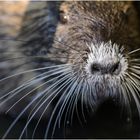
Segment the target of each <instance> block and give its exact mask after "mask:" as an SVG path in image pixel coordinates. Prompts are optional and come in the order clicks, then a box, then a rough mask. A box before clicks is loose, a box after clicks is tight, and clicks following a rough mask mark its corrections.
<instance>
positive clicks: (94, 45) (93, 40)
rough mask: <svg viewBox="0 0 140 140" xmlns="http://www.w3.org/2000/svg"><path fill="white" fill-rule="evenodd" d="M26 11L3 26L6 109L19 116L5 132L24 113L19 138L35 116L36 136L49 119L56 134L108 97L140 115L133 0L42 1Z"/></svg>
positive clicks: (0, 91)
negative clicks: (10, 24)
mask: <svg viewBox="0 0 140 140" xmlns="http://www.w3.org/2000/svg"><path fill="white" fill-rule="evenodd" d="M0 3H2V2H0ZM5 4H6V3H5ZM25 11H26V12H25V13H22V14H20V15H19V19H20V21H21V25H19V27H18V29H17V30H15V31H12V32H11V34H10V33H9V32H8V33H7V32H6V31H5V30H3V31H4V33H3V32H1V33H0V35H1V43H0V51H1V58H0V72H1V75H0V78H1V79H0V107H1V109H0V110H1V112H6V113H9V114H11V115H14V116H16V117H15V120H14V121H13V122H12V124H11V125H10V126H9V128H8V129H7V131H6V133H5V134H4V136H3V138H5V137H7V135H8V134H9V133H10V131H11V130H12V128H13V127H14V125H15V124H16V123H17V122H18V120H19V119H20V118H22V117H23V116H26V117H27V122H26V124H25V126H24V127H23V129H22V131H21V133H20V136H19V138H22V137H23V136H24V134H25V133H26V131H27V128H28V126H29V124H30V123H31V121H32V120H33V119H34V118H37V119H38V121H37V123H36V125H35V128H34V130H33V133H32V137H34V136H35V133H36V131H37V128H38V125H39V123H40V122H41V120H42V119H46V120H47V123H46V129H45V132H44V137H45V138H47V137H49V138H50V137H53V136H55V133H56V131H57V128H59V127H60V128H64V130H65V129H66V130H67V124H72V122H73V117H74V116H75V114H76V116H77V118H78V120H79V122H81V123H83V122H86V120H87V119H86V112H88V113H89V114H90V115H91V114H94V113H96V111H97V110H98V108H99V106H100V105H102V104H103V103H104V102H105V101H107V100H111V101H113V103H114V104H118V105H119V106H122V107H124V108H125V109H126V110H127V113H128V114H129V116H131V115H132V114H133V113H134V112H135V111H136V114H137V116H139V115H140V101H139V100H140V99H139V94H140V91H139V90H140V78H139V75H140V72H139V69H140V64H139V62H140V47H139V46H140V27H139V24H140V18H139V16H138V12H137V10H136V8H135V7H134V4H133V2H130V1H129V2H119V1H117V2H107V1H64V2H62V1H58V2H51V1H48V2H47V1H44V2H40V1H38V2H30V3H29V4H28V7H27V9H26V10H25ZM17 16H18V15H17ZM1 25H3V26H5V22H2V23H1ZM16 28H17V27H16ZM9 31H10V30H9ZM15 34H16V35H15ZM7 85H8V86H7ZM133 108H134V109H133ZM85 110H86V111H85ZM129 119H131V117H130V118H129ZM62 131H63V130H62ZM56 137H57V136H56Z"/></svg>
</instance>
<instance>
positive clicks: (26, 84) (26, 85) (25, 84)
mask: <svg viewBox="0 0 140 140" xmlns="http://www.w3.org/2000/svg"><path fill="white" fill-rule="evenodd" d="M66 70H67V69H65V70H62V71H57V72H55V73H53V74H49V75H47V76H44V77H42V78H39V79H37V80H36V81H34V82H32V79H31V80H29V82H28V83H27V82H26V83H24V84H22V85H21V86H20V87H18V88H16V89H14V90H12V91H11V92H9V93H7V94H6V95H4V97H5V96H7V95H9V94H11V93H13V92H15V91H17V90H18V89H20V88H21V87H22V88H21V90H19V91H17V92H15V93H13V94H12V95H11V96H10V97H7V98H6V99H5V100H4V101H3V102H1V103H0V105H1V104H4V103H5V102H7V101H8V100H9V99H11V98H13V97H14V96H15V95H17V94H18V93H19V92H21V91H23V90H24V89H26V88H27V87H29V86H31V85H33V84H35V83H37V82H39V81H41V80H43V79H46V78H49V77H50V76H53V75H56V74H59V73H62V72H64V71H66ZM43 74H48V72H45V73H43ZM43 74H41V75H43ZM59 77H60V76H59ZM56 78H57V77H56ZM52 80H54V79H50V80H49V81H47V83H48V82H50V81H52ZM30 83H31V84H30ZM28 84H29V85H28ZM23 86H25V87H23ZM35 90H36V88H35ZM33 91H34V90H33ZM1 98H3V97H1ZM1 98H0V99H1Z"/></svg>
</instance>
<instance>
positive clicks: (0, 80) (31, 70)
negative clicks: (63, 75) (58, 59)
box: [0, 64, 71, 82]
mask: <svg viewBox="0 0 140 140" xmlns="http://www.w3.org/2000/svg"><path fill="white" fill-rule="evenodd" d="M70 65H71V64H61V65H55V66H49V67H42V68H37V69H30V70H26V71H23V72H19V73H16V74H14V75H10V76H7V77H5V78H3V79H0V82H2V81H4V80H7V79H9V78H12V77H15V76H18V75H20V74H25V73H30V72H35V71H41V70H47V69H50V68H55V67H56V68H57V67H59V66H61V67H63V66H64V67H65V66H70Z"/></svg>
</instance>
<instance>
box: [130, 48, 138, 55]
mask: <svg viewBox="0 0 140 140" xmlns="http://www.w3.org/2000/svg"><path fill="white" fill-rule="evenodd" d="M138 51H140V48H138V49H136V50H133V51H131V52H129V53H128V54H129V55H130V54H133V53H135V52H138Z"/></svg>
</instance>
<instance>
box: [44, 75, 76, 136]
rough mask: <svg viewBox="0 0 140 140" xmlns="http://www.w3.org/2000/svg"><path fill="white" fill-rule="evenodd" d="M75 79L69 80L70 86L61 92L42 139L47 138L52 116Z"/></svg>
mask: <svg viewBox="0 0 140 140" xmlns="http://www.w3.org/2000/svg"><path fill="white" fill-rule="evenodd" d="M75 79H76V78H74V77H73V78H71V83H70V84H69V85H68V87H67V88H66V89H65V91H64V92H63V96H61V97H60V99H59V101H58V102H57V104H56V106H55V108H54V109H53V112H52V114H51V117H50V119H49V123H48V126H47V128H46V132H45V136H44V138H47V136H48V132H49V128H50V125H51V122H52V120H53V117H54V114H55V112H56V110H57V108H58V107H59V104H60V103H61V101H62V99H63V97H64V95H65V94H66V93H67V92H68V90H69V89H71V86H72V85H73V84H74V83H75ZM53 130H54V129H53ZM52 133H53V132H52Z"/></svg>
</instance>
